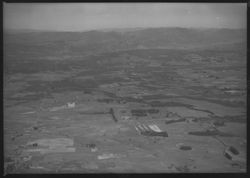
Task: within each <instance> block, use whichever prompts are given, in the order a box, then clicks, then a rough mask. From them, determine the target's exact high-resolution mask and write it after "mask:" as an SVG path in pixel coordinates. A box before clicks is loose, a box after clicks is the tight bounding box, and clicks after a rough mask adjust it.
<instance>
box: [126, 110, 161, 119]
mask: <svg viewBox="0 0 250 178" xmlns="http://www.w3.org/2000/svg"><path fill="white" fill-rule="evenodd" d="M156 113H159V110H158V109H132V110H131V114H132V115H133V116H138V117H140V116H147V115H148V114H156Z"/></svg>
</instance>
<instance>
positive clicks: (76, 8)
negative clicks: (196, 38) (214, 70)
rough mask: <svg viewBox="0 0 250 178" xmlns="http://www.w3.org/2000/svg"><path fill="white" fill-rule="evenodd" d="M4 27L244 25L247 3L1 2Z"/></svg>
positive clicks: (77, 28)
mask: <svg viewBox="0 0 250 178" xmlns="http://www.w3.org/2000/svg"><path fill="white" fill-rule="evenodd" d="M3 5H4V6H3V12H4V14H3V22H4V29H13V30H19V29H20V30H21V29H31V30H53V31H54V30H55V31H87V30H98V29H107V28H135V27H187V28H246V17H247V4H246V3H4V4H3Z"/></svg>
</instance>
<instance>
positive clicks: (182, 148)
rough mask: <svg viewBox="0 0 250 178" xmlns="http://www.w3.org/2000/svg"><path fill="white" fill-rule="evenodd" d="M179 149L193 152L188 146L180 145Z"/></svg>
mask: <svg viewBox="0 0 250 178" xmlns="http://www.w3.org/2000/svg"><path fill="white" fill-rule="evenodd" d="M179 149H180V150H184V151H188V150H192V147H191V146H187V145H180V147H179Z"/></svg>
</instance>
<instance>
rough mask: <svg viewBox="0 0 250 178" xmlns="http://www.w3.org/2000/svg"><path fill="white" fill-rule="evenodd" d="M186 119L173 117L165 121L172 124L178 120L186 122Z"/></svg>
mask: <svg viewBox="0 0 250 178" xmlns="http://www.w3.org/2000/svg"><path fill="white" fill-rule="evenodd" d="M185 121H186V119H184V118H181V119H173V120H168V121H165V124H172V123H176V122H185Z"/></svg>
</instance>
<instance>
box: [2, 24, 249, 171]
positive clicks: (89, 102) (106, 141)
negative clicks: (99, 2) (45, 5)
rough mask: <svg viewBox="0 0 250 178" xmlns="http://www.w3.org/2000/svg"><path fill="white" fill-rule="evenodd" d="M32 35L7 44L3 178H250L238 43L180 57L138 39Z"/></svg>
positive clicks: (173, 49) (182, 51) (172, 49)
mask: <svg viewBox="0 0 250 178" xmlns="http://www.w3.org/2000/svg"><path fill="white" fill-rule="evenodd" d="M161 30H162V29H161ZM151 31H152V30H151ZM177 31H178V30H177ZM65 33H66V32H65ZM86 33H88V32H86ZM89 33H91V35H92V36H91V35H90V34H86V36H88V35H89V36H90V37H89V38H90V39H92V38H93V40H95V39H96V38H94V37H95V36H94V35H95V34H98V33H100V34H101V37H99V38H101V39H102V36H105V35H108V36H112V35H113V34H112V33H111V34H110V33H107V34H105V33H104V32H89ZM130 33H132V32H129V34H130ZM143 33H145V32H144V31H143V30H142V31H141V33H139V31H136V33H135V35H136V34H143ZM155 33H156V34H158V32H155ZM178 33H181V32H178ZM183 33H184V32H183ZM204 33H206V32H204ZM214 33H219V32H214ZM220 33H223V32H220ZM234 33H236V32H232V34H234ZM237 34H238V33H237ZM18 35H19V36H18ZM30 35H31V36H29V33H27V34H8V35H6V41H5V47H6V49H5V51H6V53H5V56H4V98H3V99H4V169H5V173H6V174H11V173H14V174H15V173H107V172H108V173H110V172H112V173H124V172H125V173H159V172H160V173H189V172H194V173H200V172H218V173H221V172H246V151H247V150H246V144H247V141H246V139H247V138H246V131H247V130H246V119H247V118H246V92H247V89H246V88H247V86H246V52H245V48H244V47H245V46H244V45H242V44H241V43H240V44H241V45H239V44H238V42H237V43H236V42H235V41H237V40H235V39H234V40H235V41H233V42H232V41H230V42H228V43H227V44H220V43H218V44H217V45H218V46H219V47H217V48H212V46H214V45H215V44H214V41H212V39H211V41H212V42H213V43H212V42H211V44H210V45H207V44H206V45H203V46H202V45H198V46H199V47H198V46H197V44H198V43H195V42H194V43H193V46H192V48H191V47H190V46H191V45H190V46H189V47H190V48H188V47H187V46H188V43H184V44H185V45H184V47H185V48H184V47H183V48H182V47H181V46H178V45H177V46H176V45H175V46H171V43H170V44H168V43H167V42H166V41H164V40H163V41H162V44H165V43H167V45H166V46H165V47H162V44H157V41H155V43H156V44H155V43H153V44H151V41H152V40H151V41H150V40H148V41H147V39H145V41H143V44H141V45H143V46H144V47H143V48H142V46H140V45H139V44H140V35H139V36H137V38H135V40H137V42H136V43H134V44H133V45H131V46H129V45H128V44H125V43H124V44H123V43H122V44H120V43H119V45H115V44H116V43H115V42H113V41H112V42H113V43H114V44H112V43H111V42H110V43H108V45H107V46H106V45H103V44H102V43H101V42H100V43H101V44H98V43H97V42H96V43H91V44H92V46H91V45H89V46H88V45H86V44H83V42H82V41H81V40H82V39H83V40H86V38H85V37H84V34H81V33H80V34H78V33H72V34H68V33H66V34H65V35H63V34H61V33H59V32H58V34H56V32H55V34H54V33H53V34H49V33H46V32H44V34H43V33H35V32H33V33H31V34H30ZM74 35H75V36H77V35H79V36H83V37H82V39H81V40H79V41H76V39H77V38H76V37H75V36H74ZM184 35H185V34H184ZM51 36H54V38H55V39H54V40H50V39H51ZM141 36H142V37H143V38H144V37H145V36H146V35H145V36H143V35H141ZM152 36H153V35H151V36H150V38H153V37H152ZM230 36H232V37H234V36H233V35H230ZM122 37H123V36H122ZM122 37H121V39H120V38H119V40H121V41H122ZM65 38H67V39H65ZM103 38H104V37H103ZM114 38H115V37H114ZM124 38H125V37H124ZM235 38H236V39H238V38H240V37H238V36H237V35H236V37H235ZM14 39H15V40H14ZM43 39H45V40H44V41H42V40H43ZM69 39H72V41H70V40H69ZM225 39H228V38H227V37H225ZM240 39H242V38H240ZM46 40H47V41H46ZM119 40H118V42H120V41H119ZM141 40H142V39H141ZM214 40H216V39H214ZM218 40H221V39H218ZM104 41H105V40H104ZM118 42H117V43H118ZM132 42H133V41H132ZM132 42H131V43H132ZM149 43H150V45H149ZM204 43H205V42H204ZM209 43H210V42H209ZM202 44H203V43H202ZM228 44H230V45H233V46H234V47H233V48H231V46H230V47H228V46H227V45H228ZM159 45H161V47H159ZM100 46H101V47H100ZM145 46H146V47H145ZM242 46H243V47H242ZM98 47H99V48H98ZM237 47H238V48H237ZM97 48H98V50H97ZM86 51H87V52H86Z"/></svg>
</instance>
